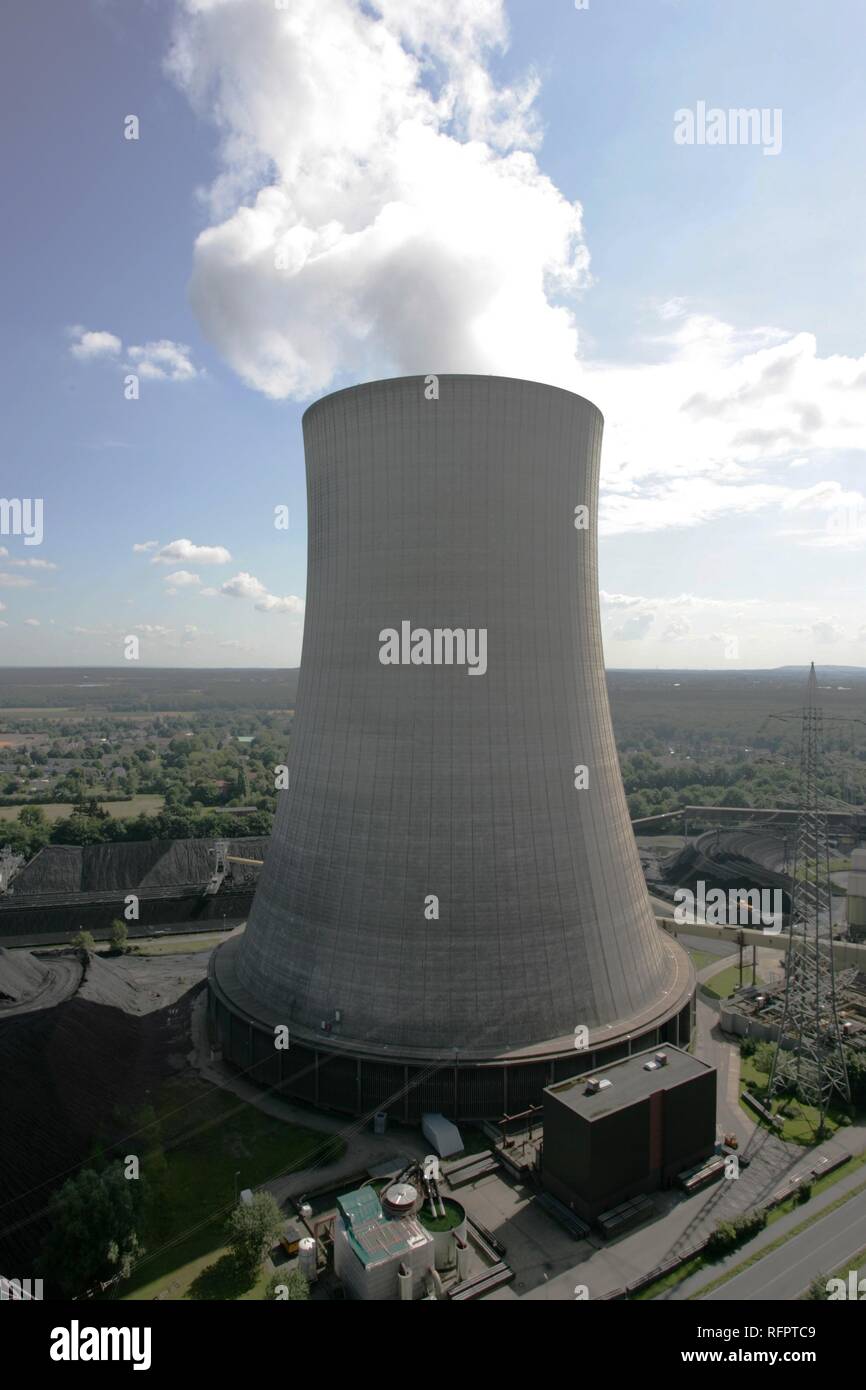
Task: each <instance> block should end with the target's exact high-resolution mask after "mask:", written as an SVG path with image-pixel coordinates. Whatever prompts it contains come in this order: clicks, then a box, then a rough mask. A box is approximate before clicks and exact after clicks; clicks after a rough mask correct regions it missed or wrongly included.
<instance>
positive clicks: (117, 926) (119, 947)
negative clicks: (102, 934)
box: [109, 917, 129, 952]
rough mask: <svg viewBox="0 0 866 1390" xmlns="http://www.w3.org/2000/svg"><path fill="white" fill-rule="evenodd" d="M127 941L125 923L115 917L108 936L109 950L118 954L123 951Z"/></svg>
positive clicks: (127, 934)
mask: <svg viewBox="0 0 866 1390" xmlns="http://www.w3.org/2000/svg"><path fill="white" fill-rule="evenodd" d="M128 940H129V931H128V930H127V926H126V923H125V922H124V921H122V920H121V918H120V917H115V919H114V921H113V922H112V924H111V934H110V936H109V941H110V942H111V949H112V950H113V951H119V952H123V951H125V950H126V946H127V942H128Z"/></svg>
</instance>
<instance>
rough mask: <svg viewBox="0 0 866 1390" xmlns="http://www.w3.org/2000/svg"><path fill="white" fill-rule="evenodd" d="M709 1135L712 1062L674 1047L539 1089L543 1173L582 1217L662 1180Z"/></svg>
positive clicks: (710, 1141) (704, 1151)
mask: <svg viewBox="0 0 866 1390" xmlns="http://www.w3.org/2000/svg"><path fill="white" fill-rule="evenodd" d="M715 1143H716V1071H715V1068H714V1067H711V1066H710V1065H709V1063H707V1062H703V1061H701V1060H699V1059H698V1058H697V1057H693V1056H691V1055H690V1054H689V1053H688V1052H683V1051H681V1050H680V1049H679V1048H676V1047H668V1048H665V1049H664V1050H663V1051H655V1052H654V1051H652V1050H650V1051H647V1052H641V1053H637V1054H636V1055H635V1056H633V1057H628V1058H626V1059H625V1060H624V1061H621V1062H616V1063H614V1065H613V1066H610V1067H605V1068H604V1069H603V1070H599V1071H598V1072H593V1073H592V1075H585V1076H582V1077H579V1078H577V1079H573V1080H570V1081H563V1082H560V1083H559V1084H558V1085H555V1086H549V1087H548V1088H547V1089H546V1090H545V1092H544V1150H543V1159H542V1181H543V1182H544V1185H545V1187H547V1188H548V1189H549V1190H550V1191H551V1192H552V1193H553V1194H554V1196H556V1197H558V1198H559V1200H560V1201H562V1202H564V1203H565V1204H566V1205H567V1206H568V1207H569V1208H570V1209H571V1210H572V1211H575V1212H576V1213H577V1214H578V1216H580V1217H582V1218H583V1219H584V1220H586V1221H597V1220H598V1219H599V1218H600V1217H602V1216H603V1214H604V1213H606V1212H610V1211H612V1210H613V1209H614V1208H616V1207H618V1206H620V1204H622V1203H625V1202H628V1201H629V1199H631V1198H634V1197H637V1196H639V1195H641V1194H644V1193H649V1192H653V1191H656V1190H657V1189H658V1188H661V1187H667V1186H669V1185H670V1184H671V1183H672V1182H673V1180H674V1179H675V1178H676V1177H677V1176H678V1175H679V1174H680V1173H683V1172H685V1171H686V1170H688V1169H690V1168H692V1167H694V1166H695V1165H696V1164H698V1163H700V1162H701V1161H702V1160H703V1159H705V1158H706V1157H707V1156H708V1155H709V1154H711V1153H712V1152H713V1149H714V1147H715Z"/></svg>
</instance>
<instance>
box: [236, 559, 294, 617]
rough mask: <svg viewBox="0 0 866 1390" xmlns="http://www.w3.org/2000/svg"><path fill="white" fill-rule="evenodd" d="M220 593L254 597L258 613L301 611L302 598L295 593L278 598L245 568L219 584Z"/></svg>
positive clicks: (246, 597) (238, 596) (239, 596)
mask: <svg viewBox="0 0 866 1390" xmlns="http://www.w3.org/2000/svg"><path fill="white" fill-rule="evenodd" d="M220 593H221V594H225V595H226V596H227V597H228V598H245V599H254V600H255V606H256V608H257V609H258V611H259V612H260V613H303V611H304V600H303V599H302V598H298V597H297V595H295V594H287V595H286V596H285V597H284V598H278V597H277V596H276V595H275V594H270V593H268V590H267V589H266V588H265V586H264V584H263V583H262V581H261V580H260V579H256V577H255V575H252V574H248V573H247V571H246V570H241V571H240V573H239V574H236V575H234V577H233V578H232V579H227V580H226V582H225V584H222V585H221V586H220Z"/></svg>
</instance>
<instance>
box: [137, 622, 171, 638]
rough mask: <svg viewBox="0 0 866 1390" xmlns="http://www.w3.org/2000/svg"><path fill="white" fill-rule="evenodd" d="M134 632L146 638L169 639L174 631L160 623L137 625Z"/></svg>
mask: <svg viewBox="0 0 866 1390" xmlns="http://www.w3.org/2000/svg"><path fill="white" fill-rule="evenodd" d="M132 630H133V632H140V633H142V634H143V635H144V636H145V637H169V636H170V635H171V631H172V629H171V628H170V627H163V626H162V625H161V624H160V623H136V624H135V626H134V627H133V629H132Z"/></svg>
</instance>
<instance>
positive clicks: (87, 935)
mask: <svg viewBox="0 0 866 1390" xmlns="http://www.w3.org/2000/svg"><path fill="white" fill-rule="evenodd" d="M72 944H73V946H75V947H77V949H78V950H79V951H93V950H95V949H96V942H95V941H94V939H93V933H92V932H89V931H85V930H84V928H83V927H80V928H79V930H78V931H77V932H76V933H75V935H74V936H73V938H72Z"/></svg>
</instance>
